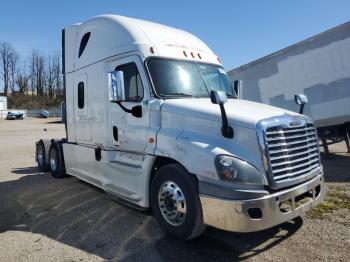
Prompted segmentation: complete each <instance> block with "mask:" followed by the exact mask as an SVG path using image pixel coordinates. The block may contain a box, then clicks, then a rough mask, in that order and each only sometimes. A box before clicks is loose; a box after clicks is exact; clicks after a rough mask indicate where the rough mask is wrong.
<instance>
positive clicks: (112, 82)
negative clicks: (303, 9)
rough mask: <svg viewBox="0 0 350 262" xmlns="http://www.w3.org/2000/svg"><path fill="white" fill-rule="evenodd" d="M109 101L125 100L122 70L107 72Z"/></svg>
mask: <svg viewBox="0 0 350 262" xmlns="http://www.w3.org/2000/svg"><path fill="white" fill-rule="evenodd" d="M108 90H109V102H114V103H116V102H122V101H125V88H124V74H123V72H122V71H112V72H109V73H108Z"/></svg>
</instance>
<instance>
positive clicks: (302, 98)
mask: <svg viewBox="0 0 350 262" xmlns="http://www.w3.org/2000/svg"><path fill="white" fill-rule="evenodd" d="M294 100H295V103H296V104H298V105H305V104H307V103H309V100H308V99H307V96H306V95H302V94H299V95H295V96H294Z"/></svg>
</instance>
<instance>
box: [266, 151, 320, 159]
mask: <svg viewBox="0 0 350 262" xmlns="http://www.w3.org/2000/svg"><path fill="white" fill-rule="evenodd" d="M282 152H285V151H282ZM313 152H317V154H318V150H317V148H316V147H315V148H310V149H309V150H307V151H302V152H299V153H295V154H289V155H288V156H289V157H296V156H300V155H305V154H309V153H313ZM285 158H286V156H285V155H282V156H276V157H270V161H271V162H272V161H275V160H279V159H285Z"/></svg>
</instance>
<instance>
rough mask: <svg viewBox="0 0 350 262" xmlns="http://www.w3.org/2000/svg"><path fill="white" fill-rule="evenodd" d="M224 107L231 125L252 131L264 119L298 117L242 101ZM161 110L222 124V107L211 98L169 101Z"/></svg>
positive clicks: (226, 104)
mask: <svg viewBox="0 0 350 262" xmlns="http://www.w3.org/2000/svg"><path fill="white" fill-rule="evenodd" d="M224 107H225V110H226V114H227V118H228V121H229V123H231V124H232V125H239V126H242V127H247V128H251V129H255V126H256V124H257V122H258V121H260V120H262V119H266V118H270V117H274V116H281V115H286V114H288V115H292V116H296V115H298V114H297V113H295V112H292V111H288V110H285V109H282V108H278V107H273V106H269V105H265V104H261V103H256V102H251V101H248V100H241V99H228V100H227V103H225V104H224ZM161 110H162V111H163V112H168V113H173V114H181V115H185V116H191V117H196V118H203V119H207V120H211V121H215V122H219V121H220V122H221V113H220V107H219V105H216V104H213V103H211V101H210V98H184V99H182V98H181V99H167V100H165V101H164V102H163V104H162V109H161Z"/></svg>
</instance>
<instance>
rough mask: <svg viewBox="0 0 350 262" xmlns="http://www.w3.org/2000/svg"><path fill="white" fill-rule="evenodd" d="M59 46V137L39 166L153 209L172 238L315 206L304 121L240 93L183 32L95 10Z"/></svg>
mask: <svg viewBox="0 0 350 262" xmlns="http://www.w3.org/2000/svg"><path fill="white" fill-rule="evenodd" d="M62 53H63V76H64V83H65V103H64V104H65V109H64V111H65V112H66V114H65V118H66V119H65V125H66V137H65V138H62V139H52V140H40V141H38V142H37V146H36V148H37V149H36V157H37V162H38V165H39V167H40V169H41V170H44V171H46V170H49V171H50V172H51V174H52V175H53V176H54V177H57V178H61V177H65V176H67V175H71V176H75V177H77V178H79V179H82V180H84V181H86V182H88V183H91V184H93V185H95V186H97V187H100V188H102V189H103V190H105V191H106V192H109V193H111V194H113V195H114V196H116V197H117V198H118V199H120V200H122V201H123V202H125V203H127V204H129V205H131V206H134V207H136V208H140V209H151V210H152V212H153V214H154V216H155V218H156V220H157V221H158V223H159V225H160V226H161V228H162V229H163V230H164V231H166V232H167V233H169V234H170V235H173V236H175V237H178V238H180V239H190V238H193V237H195V236H197V235H199V234H200V233H202V232H203V230H204V228H205V225H210V226H213V227H216V228H220V229H223V230H228V231H235V232H252V231H258V230H263V229H266V228H269V227H272V226H275V225H278V224H280V223H283V222H285V221H288V220H291V219H293V218H295V217H297V216H300V215H302V214H303V213H304V212H306V211H307V210H309V209H310V208H312V207H314V206H316V205H317V204H319V203H320V202H321V201H322V199H323V197H324V194H325V188H324V179H323V171H322V165H321V162H320V155H319V146H318V140H317V134H316V130H315V128H314V124H313V121H312V120H311V119H310V118H309V117H307V116H304V115H301V114H298V113H295V112H291V111H287V110H284V109H280V108H276V107H271V106H268V105H264V104H259V103H255V102H249V101H244V100H241V99H239V96H238V95H237V91H238V89H237V90H235V89H234V88H232V86H231V83H230V80H229V78H228V76H227V74H226V72H225V70H224V68H223V66H222V65H221V63H220V60H219V59H218V57H217V56H216V55H215V54H214V53H213V52H212V51H211V50H210V49H209V48H208V47H207V46H206V45H205V44H204V43H203V42H202V41H201V40H200V39H198V38H197V37H195V36H193V35H192V34H189V33H187V32H185V31H182V30H179V29H175V28H171V27H167V26H163V25H160V24H155V23H151V22H147V21H142V20H138V19H133V18H127V17H122V16H117V15H102V16H97V17H94V18H92V19H90V20H88V21H87V22H85V23H82V24H74V25H72V26H70V27H67V28H65V29H64V30H63V34H62ZM301 102H302V101H301Z"/></svg>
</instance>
